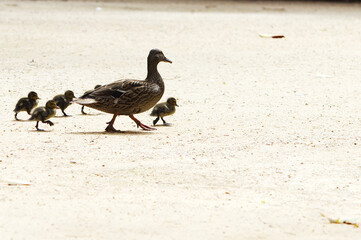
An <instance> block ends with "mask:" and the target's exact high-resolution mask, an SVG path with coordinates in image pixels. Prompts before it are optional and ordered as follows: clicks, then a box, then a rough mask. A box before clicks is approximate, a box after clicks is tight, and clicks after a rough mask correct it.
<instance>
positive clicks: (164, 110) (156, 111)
mask: <svg viewBox="0 0 361 240" xmlns="http://www.w3.org/2000/svg"><path fill="white" fill-rule="evenodd" d="M176 106H177V107H179V106H178V105H177V100H176V99H175V98H173V97H170V98H168V99H167V101H166V102H162V103H158V104H157V105H155V106H154V108H153V110H152V112H151V114H150V116H153V117H157V118H156V119H155V120H154V121H153V125H154V126H155V124H157V122H158V121H159V118H161V119H162V121H163V124H164V125H168V123H166V121H165V120H164V119H163V117H165V116H169V115H172V114H173V113H175V107H176Z"/></svg>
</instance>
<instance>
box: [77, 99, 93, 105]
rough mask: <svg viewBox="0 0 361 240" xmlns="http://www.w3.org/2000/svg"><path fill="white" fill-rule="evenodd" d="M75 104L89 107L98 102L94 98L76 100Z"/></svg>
mask: <svg viewBox="0 0 361 240" xmlns="http://www.w3.org/2000/svg"><path fill="white" fill-rule="evenodd" d="M73 102H75V103H77V104H80V105H89V104H93V103H96V102H97V101H96V100H95V99H93V98H77V99H74V100H73Z"/></svg>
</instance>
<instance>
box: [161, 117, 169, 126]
mask: <svg viewBox="0 0 361 240" xmlns="http://www.w3.org/2000/svg"><path fill="white" fill-rule="evenodd" d="M161 119H162V121H163V124H164V125H168V123H167V122H166V121H165V120H164V119H163V117H161Z"/></svg>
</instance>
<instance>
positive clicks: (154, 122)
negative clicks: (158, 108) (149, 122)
mask: <svg viewBox="0 0 361 240" xmlns="http://www.w3.org/2000/svg"><path fill="white" fill-rule="evenodd" d="M158 121H159V116H158V117H157V118H156V119H154V121H153V125H154V126H155V124H157V122H158Z"/></svg>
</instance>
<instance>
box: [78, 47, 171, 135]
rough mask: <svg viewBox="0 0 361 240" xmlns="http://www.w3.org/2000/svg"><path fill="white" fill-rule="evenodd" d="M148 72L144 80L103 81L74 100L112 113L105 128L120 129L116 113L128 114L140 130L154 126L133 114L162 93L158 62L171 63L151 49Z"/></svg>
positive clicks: (160, 53)
mask: <svg viewBox="0 0 361 240" xmlns="http://www.w3.org/2000/svg"><path fill="white" fill-rule="evenodd" d="M147 62H148V74H147V77H146V78H145V80H130V79H124V80H119V81H116V82H113V83H110V84H107V85H103V86H101V87H99V88H97V89H94V90H93V91H91V92H90V93H87V94H85V95H83V96H81V97H80V98H78V99H76V100H75V102H76V103H78V104H81V105H84V106H87V107H91V108H95V109H97V110H100V111H103V112H106V113H110V114H113V118H112V120H111V121H110V122H107V124H108V126H107V127H106V128H105V131H107V132H119V131H118V130H116V129H115V128H114V127H113V124H114V121H115V119H116V117H117V116H118V115H128V116H129V117H130V118H131V119H132V120H133V121H134V122H135V123H136V124H137V127H141V128H142V129H143V130H148V131H150V130H156V129H155V128H152V127H149V126H147V125H145V124H143V123H141V122H140V121H139V120H138V119H136V118H135V117H134V114H138V113H142V112H145V111H147V110H148V109H150V108H152V107H153V106H154V105H155V104H156V103H157V102H158V101H159V100H160V99H161V98H162V96H163V93H164V82H163V79H162V77H161V76H160V74H159V72H158V69H157V66H158V63H159V62H169V63H172V61H170V60H169V59H168V58H166V57H165V56H164V54H163V52H162V51H161V50H158V49H152V50H151V51H150V52H149V55H148V59H147Z"/></svg>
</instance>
